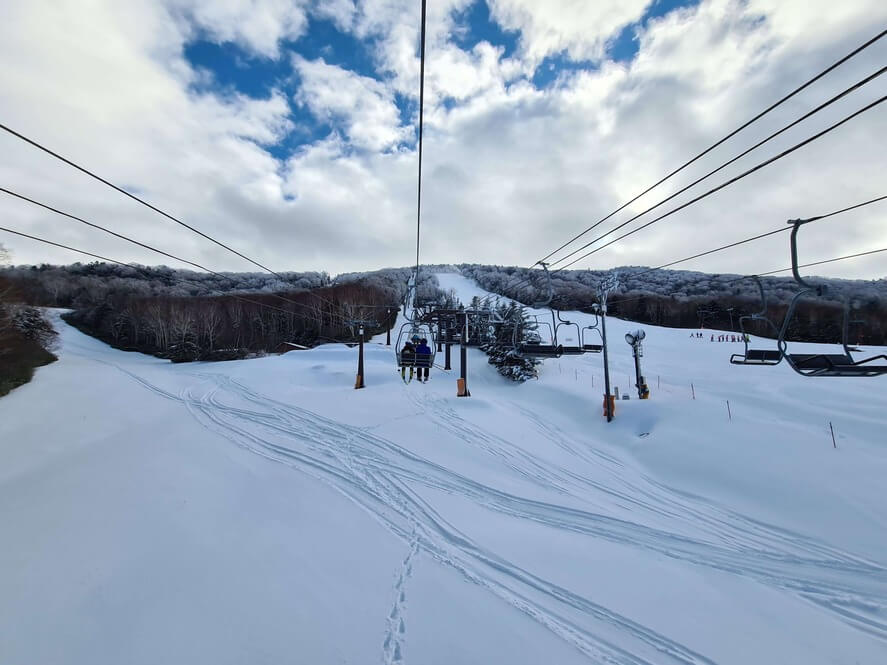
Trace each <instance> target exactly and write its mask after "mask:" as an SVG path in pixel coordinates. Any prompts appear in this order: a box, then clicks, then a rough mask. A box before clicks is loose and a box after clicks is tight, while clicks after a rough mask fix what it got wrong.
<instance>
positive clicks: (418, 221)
mask: <svg viewBox="0 0 887 665" xmlns="http://www.w3.org/2000/svg"><path fill="white" fill-rule="evenodd" d="M424 111H425V0H422V27H421V30H420V37H419V178H418V184H417V188H416V289H417V290H418V288H419V238H420V232H421V229H422V129H423V125H424Z"/></svg>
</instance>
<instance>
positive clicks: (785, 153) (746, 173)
mask: <svg viewBox="0 0 887 665" xmlns="http://www.w3.org/2000/svg"><path fill="white" fill-rule="evenodd" d="M885 101H887V95H885V96H883V97H880V98H879V99H877V100H875V101H874V102H871V103H870V104H867V105H866V106H864V107H862V108H861V109H859V110H857V111H855V112H854V113H851V114H850V115H848V116H846V117H845V118H843V119H841V120H839V121H838V122H836V123H834V124H832V125H830V126H829V127H827V128H825V129H824V130H822V131H820V132H817V133H816V134H814V135H813V136H811V137H809V138H807V139H804V140H803V141H801V142H800V143H797V144H795V145H793V146H792V147H791V148H788V149H786V150H783V151H782V152H780V153H778V154H776V155H774V156H772V157H770V158H769V159H766V160H764V161H763V162H761V163H759V164H756V165H755V166H753V167H752V168H750V169H748V170H746V171H743V172H742V173H740V174H739V175H737V176H734V177H733V178H730V179H729V180H727V181H725V182H723V183H721V184H720V185H718V186H716V187H713V188H712V189H709V190H708V191H706V192H704V193H703V194H700V195H699V196H697V197H695V198H693V199H690V200H689V201H687V202H686V203H682V204H681V205H679V206H678V207H676V208H674V209H672V210H669V211H668V212H666V213H664V214H662V215H659V216H658V217H655V218H653V219H652V220H650V221H649V222H647V223H645V224H642V225H641V226H639V227H637V228H635V229H632V230H631V231H628V232H627V233H623V234H622V235H621V236H617V237H616V238H614V239H613V240H611V241H610V242H608V243H606V244H604V245H601V246H600V247H597V248H595V249H593V250H591V251H590V252H586V253H585V254H583V255H582V256H580V257H579V258H577V259H574V260H573V261H571V262H570V263H568V264H566V265H564V266H561V267H560V268H557V269H556V270H554V271H552V272H560V271H562V270H565V269H567V268H569V267H570V266H572V265H574V264H576V263H578V262H579V261H582V260H583V259H585V258H588V257H589V256H591V255H592V254H595V253H596V252H599V251H601V250H603V249H606V248H607V247H609V246H610V245H613V244H614V243H617V242H619V241H620V240H622V239H624V238H627V237H628V236H630V235H633V234H635V233H637V232H638V231H642V230H644V229H645V228H647V227H648V226H651V225H653V224H655V223H656V222H659V221H661V220H663V219H665V218H667V217H670V216H671V215H673V214H675V213H676V212H679V211H681V210H683V209H684V208H687V207H689V206H691V205H693V204H694V203H697V202H698V201H701V200H702V199H704V198H707V197H708V196H711V195H712V194H714V193H716V192H718V191H720V190H722V189H724V188H725V187H728V186H730V185H732V184H734V183H736V182H738V181H739V180H742V179H743V178H745V177H746V176H749V175H751V174H752V173H755V172H756V171H759V170H760V169H762V168H764V167H765V166H769V165H770V164H772V163H773V162H776V161H778V160H780V159H782V158H783V157H787V156H788V155H790V154H791V153H793V152H795V151H796V150H799V149H800V148H802V147H804V146H805V145H807V144H809V143H812V142H813V141H815V140H817V139H819V138H821V137H823V136H825V135H826V134H828V133H829V132H832V131H834V130H835V129H837V128H838V127H840V126H841V125H843V124H845V123H847V122H849V121H850V120H852V119H853V118H855V117H857V116H859V115H861V114H863V113H865V112H866V111H870V110H871V109H873V108H875V107H876V106H878V105H879V104H882V103H884V102H885Z"/></svg>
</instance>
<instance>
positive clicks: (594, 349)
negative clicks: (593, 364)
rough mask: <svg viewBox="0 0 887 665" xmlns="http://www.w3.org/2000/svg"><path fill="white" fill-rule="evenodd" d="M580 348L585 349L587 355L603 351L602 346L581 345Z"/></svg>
mask: <svg viewBox="0 0 887 665" xmlns="http://www.w3.org/2000/svg"><path fill="white" fill-rule="evenodd" d="M582 348H583V349H585V351H586V352H587V353H600V352H601V351H603V350H604V345H603V344H583V345H582Z"/></svg>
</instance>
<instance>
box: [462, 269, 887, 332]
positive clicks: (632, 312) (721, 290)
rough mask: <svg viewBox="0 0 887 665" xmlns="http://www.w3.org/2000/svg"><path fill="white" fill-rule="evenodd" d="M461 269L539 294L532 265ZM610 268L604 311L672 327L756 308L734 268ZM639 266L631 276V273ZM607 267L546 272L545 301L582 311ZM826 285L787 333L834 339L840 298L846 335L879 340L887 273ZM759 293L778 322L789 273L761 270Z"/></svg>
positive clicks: (729, 323)
mask: <svg viewBox="0 0 887 665" xmlns="http://www.w3.org/2000/svg"><path fill="white" fill-rule="evenodd" d="M461 269H462V272H463V273H464V274H465V275H466V276H468V277H471V278H472V279H474V280H475V281H477V283H478V284H479V285H480V286H482V287H483V288H485V289H487V290H488V291H493V292H495V293H501V294H502V295H504V296H507V297H509V298H513V299H515V300H517V301H519V302H523V303H528V304H530V303H533V302H539V301H542V300H544V299H545V297H546V295H547V281H546V280H545V279H544V277H543V274H542V272H541V271H540V270H534V271H530V270H527V269H524V268H512V267H498V266H483V265H464V266H461ZM645 271H646V269H645V268H637V267H634V268H632V267H628V268H620V269H618V272H619V275H620V288H619V289H618V290H617V291H616V292H615V293H612V294H611V295H610V297H609V302H608V313H609V314H610V315H611V316H616V317H619V318H623V319H629V320H631V321H637V322H638V323H649V324H653V325H659V326H667V327H672V328H698V327H705V328H712V329H717V330H726V331H738V330H739V327H738V326H739V318H740V317H741V316H747V315H750V314H752V313H754V312H759V311H760V310H761V308H762V305H763V304H762V302H761V299H760V294H759V292H758V288H757V285H756V284H755V282H754V281H753V280H751V279H742V278H741V276H740V275H708V274H705V273H697V272H690V271H685V270H654V271H650V272H645ZM640 272H644V274H643V275H638V276H635V273H640ZM609 273H610V271H591V270H565V271H562V272H557V273H554V274H552V276H551V281H552V287H553V290H554V293H555V299H554V300H553V302H552V305H553V306H555V307H558V308H560V309H563V310H583V311H590V308H591V306H592V305H593V304H595V303H597V302H598V300H599V299H598V293H597V287H598V285H599V284H600V283H601V282H602V281H603V279H604V278H605V277H606V276H607V275H608V274H609ZM815 282H816V283H821V284H824V285H825V286H826V291H825V294H824V296H823V297H822V298H816V299H813V298H804V299H803V300H802V301H801V303H800V304H799V306H798V308H797V310H796V313H795V316H794V317H793V319H792V321H791V322H790V325H789V328H788V331H787V338H788V339H789V340H792V341H809V342H829V343H834V342H839V341H840V340H841V336H842V326H843V316H844V306H845V303H849V305H850V307H851V309H850V314H849V320H850V325H849V336H850V341H851V342H853V343H857V342H859V343H863V344H875V345H885V344H887V280H884V279H881V280H870V281H865V280H839V279H825V278H816V280H815ZM762 283H763V286H764V290H765V292H766V295H767V316H768V318H769V319H770V320H771V321H773V322H774V323H775V324H776V325H777V326H779V325H781V324H782V321H783V318H784V316H785V313H786V311H787V309H788V303H789V301H790V300H791V298H792V297H794V295H795V293H797V291H798V286H797V283H796V282H795V281H794V280H793V279H791V278H789V277H764V278H762ZM747 332H749V333H751V334H757V335H762V336H771V337H772V336H773V333H772V330H771V329H769V327H768V326H766V324H761V323H755V324H753V325H750V326H749V327H748V329H747Z"/></svg>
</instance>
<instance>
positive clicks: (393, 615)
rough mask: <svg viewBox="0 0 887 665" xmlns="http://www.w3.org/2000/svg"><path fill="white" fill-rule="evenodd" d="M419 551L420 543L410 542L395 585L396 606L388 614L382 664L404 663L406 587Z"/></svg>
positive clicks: (414, 540)
mask: <svg viewBox="0 0 887 665" xmlns="http://www.w3.org/2000/svg"><path fill="white" fill-rule="evenodd" d="M418 551H419V541H418V539H417V538H413V539H412V541H411V542H410V551H409V553H408V554H407V556H406V558H405V559H404V560H403V563H402V564H401V566H400V575H399V576H398V578H397V582H395V583H394V604H393V605H392V607H391V612H389V613H388V628H387V630H386V631H385V641H384V642H383V643H382V662H384V663H385V665H395V664H396V663H402V662H403V641H404V638H405V637H406V623H405V616H404V615H405V613H406V601H407V596H406V585H407V580H408V579H409V578H410V576H411V575H412V574H413V558H414V557H415V556H416V553H417V552H418Z"/></svg>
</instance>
